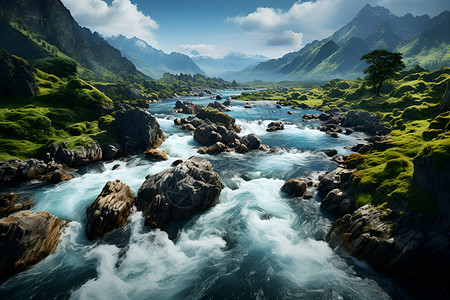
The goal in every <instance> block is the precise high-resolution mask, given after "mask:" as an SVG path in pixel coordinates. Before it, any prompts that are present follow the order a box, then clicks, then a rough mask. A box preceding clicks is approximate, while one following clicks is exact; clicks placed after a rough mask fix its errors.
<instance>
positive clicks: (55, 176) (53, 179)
mask: <svg viewBox="0 0 450 300" xmlns="http://www.w3.org/2000/svg"><path fill="white" fill-rule="evenodd" d="M72 178H73V176H72V175H70V174H69V173H67V172H65V171H64V170H61V169H59V170H56V171H54V172H52V173H48V174H46V175H45V177H44V180H43V181H44V182H49V183H53V184H56V183H60V182H64V181H68V180H71V179H72Z"/></svg>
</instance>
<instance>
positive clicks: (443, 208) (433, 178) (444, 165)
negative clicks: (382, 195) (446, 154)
mask: <svg viewBox="0 0 450 300" xmlns="http://www.w3.org/2000/svg"><path fill="white" fill-rule="evenodd" d="M413 180H414V182H416V183H417V184H418V185H419V186H420V187H421V188H422V189H423V190H425V191H426V192H428V193H429V194H430V195H431V196H432V197H433V199H434V201H435V203H436V213H437V215H438V216H439V217H440V218H441V220H442V222H443V223H445V224H450V162H441V161H439V160H438V159H437V158H436V157H435V156H426V157H422V156H419V157H416V158H415V159H414V177H413Z"/></svg>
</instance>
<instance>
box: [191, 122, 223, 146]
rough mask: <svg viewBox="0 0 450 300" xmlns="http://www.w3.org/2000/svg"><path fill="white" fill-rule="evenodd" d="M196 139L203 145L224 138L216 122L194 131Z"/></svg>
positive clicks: (212, 143) (209, 144)
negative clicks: (218, 130)
mask: <svg viewBox="0 0 450 300" xmlns="http://www.w3.org/2000/svg"><path fill="white" fill-rule="evenodd" d="M194 140H195V141H196V142H198V143H199V144H201V145H205V146H211V145H214V144H215V143H217V142H220V141H221V140H222V136H221V135H220V134H219V133H218V132H217V126H216V125H215V124H209V125H205V126H200V127H198V128H196V129H195V131H194Z"/></svg>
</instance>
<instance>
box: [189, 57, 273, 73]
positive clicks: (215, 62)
mask: <svg viewBox="0 0 450 300" xmlns="http://www.w3.org/2000/svg"><path fill="white" fill-rule="evenodd" d="M189 56H190V57H191V58H192V60H193V61H194V62H195V63H196V64H197V65H198V66H199V67H200V68H201V69H202V70H204V71H205V72H206V73H207V74H208V75H210V76H219V77H220V76H221V75H222V74H224V73H227V72H236V71H241V70H243V69H245V68H248V67H253V66H256V65H257V64H259V63H261V62H263V61H267V60H269V58H268V57H266V56H263V55H250V54H243V53H239V52H235V51H231V52H230V53H228V54H227V55H225V56H224V57H221V58H213V57H210V56H202V55H200V53H198V52H197V51H195V50H194V51H192V52H191V53H190V54H189Z"/></svg>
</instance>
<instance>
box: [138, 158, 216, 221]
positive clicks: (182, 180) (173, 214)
mask: <svg viewBox="0 0 450 300" xmlns="http://www.w3.org/2000/svg"><path fill="white" fill-rule="evenodd" d="M222 189H223V184H222V182H221V181H220V177H219V175H218V174H217V173H216V172H214V169H213V167H212V164H211V163H210V162H209V161H207V160H206V159H203V158H199V157H194V156H193V157H191V158H189V159H188V160H186V161H185V162H183V163H181V164H179V165H177V166H176V167H174V168H171V169H169V170H166V171H162V172H160V173H158V174H155V175H149V176H148V177H147V179H146V180H145V182H144V184H143V185H142V186H141V188H140V189H139V192H138V198H137V200H136V207H137V208H138V210H140V211H142V212H143V213H144V216H145V224H146V225H147V226H150V227H151V228H161V229H164V228H165V227H166V226H167V225H168V224H169V222H170V221H171V220H174V219H188V218H190V217H192V216H194V215H195V214H198V213H200V212H202V211H205V210H206V209H208V208H210V207H212V206H214V205H216V204H217V202H218V200H219V195H220V192H221V191H222Z"/></svg>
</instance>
